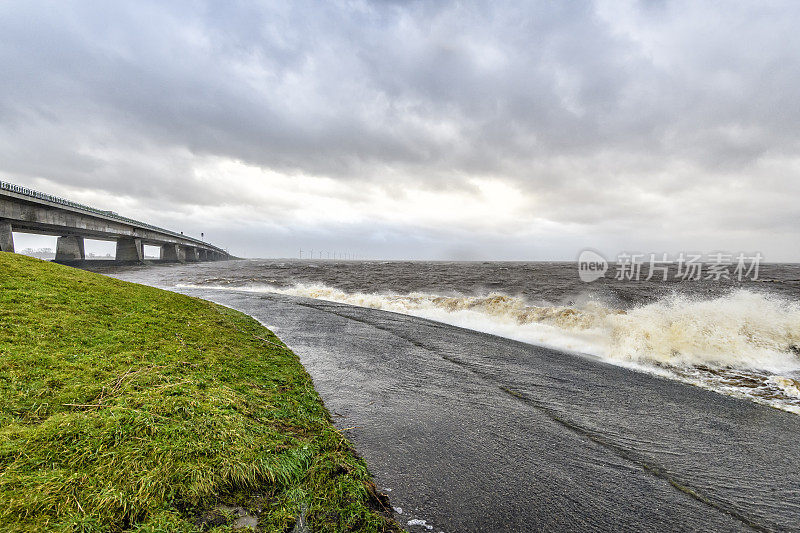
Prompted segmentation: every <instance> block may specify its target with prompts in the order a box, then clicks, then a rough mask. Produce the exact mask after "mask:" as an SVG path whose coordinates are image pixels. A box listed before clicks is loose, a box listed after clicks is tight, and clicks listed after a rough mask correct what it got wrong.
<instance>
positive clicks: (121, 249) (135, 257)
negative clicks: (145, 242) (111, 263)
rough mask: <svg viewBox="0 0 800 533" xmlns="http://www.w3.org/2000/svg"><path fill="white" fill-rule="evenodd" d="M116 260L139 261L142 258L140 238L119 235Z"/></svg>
mask: <svg viewBox="0 0 800 533" xmlns="http://www.w3.org/2000/svg"><path fill="white" fill-rule="evenodd" d="M116 259H117V261H135V262H137V263H141V262H142V261H143V260H144V251H143V248H142V239H137V238H135V237H120V238H119V239H117V257H116Z"/></svg>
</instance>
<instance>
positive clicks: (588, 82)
mask: <svg viewBox="0 0 800 533" xmlns="http://www.w3.org/2000/svg"><path fill="white" fill-rule="evenodd" d="M798 28H800V3H798V2H794V1H787V2H779V1H770V2H763V1H761V0H759V1H753V2H747V1H738V2H733V1H731V2H696V1H686V2H679V1H676V2H671V1H655V0H653V1H646V2H645V1H643V2H624V1H619V0H614V1H609V2H581V1H570V2H556V1H541V2H507V3H506V2H502V1H496V0H493V1H490V2H447V1H428V2H399V1H398V2H393V1H388V0H384V1H375V2H366V1H348V2H319V1H313V2H305V1H302V0H293V1H291V2H268V3H256V2H253V3H245V2H200V1H197V2H146V1H142V0H136V1H133V2H123V1H114V2H69V1H53V2H33V1H30V0H25V1H19V2H15V1H4V2H2V3H0V35H2V37H0V66H1V67H2V75H1V76H0V179H2V180H5V181H11V182H13V183H17V184H20V185H24V186H28V187H32V188H35V189H39V190H42V191H44V192H49V193H52V194H57V195H61V196H65V197H67V198H69V199H72V200H75V201H79V202H84V203H88V204H90V205H93V206H95V207H99V208H102V209H110V210H114V211H117V212H119V213H121V214H124V215H127V216H130V217H133V218H138V219H140V220H144V221H147V222H150V223H153V224H157V225H161V226H164V227H167V228H170V229H174V230H182V231H184V232H186V233H187V234H193V235H199V234H200V232H204V233H205V235H206V237H207V238H208V239H209V240H211V241H212V242H214V243H215V244H218V245H220V246H223V247H229V248H230V250H231V252H233V253H235V254H238V255H244V256H248V257H280V256H297V254H298V253H299V249H300V248H301V247H302V248H303V249H304V250H309V249H312V248H313V249H315V250H317V251H319V250H326V251H333V250H338V251H340V252H341V251H350V252H355V253H359V254H361V255H362V256H366V257H375V258H412V259H575V258H576V257H577V254H578V252H579V251H580V249H582V248H584V247H591V248H595V249H599V250H601V251H603V252H605V253H607V254H610V255H616V254H617V253H618V252H621V251H641V252H671V253H672V252H678V251H682V250H687V251H704V252H713V251H718V250H727V251H730V252H740V251H745V252H752V251H760V252H762V253H763V254H764V255H765V257H766V259H767V260H772V261H786V260H791V261H798V260H800V239H798V227H800V31H798ZM16 238H17V247H18V248H19V247H21V246H25V244H26V243H30V242H34V241H32V240H26V239H25V238H24V237H22V236H20V235H18V236H17V237H16ZM36 242H38V241H36Z"/></svg>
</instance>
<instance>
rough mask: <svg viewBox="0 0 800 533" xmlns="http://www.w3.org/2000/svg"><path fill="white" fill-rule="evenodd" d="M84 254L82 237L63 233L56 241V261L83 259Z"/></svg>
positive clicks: (84, 257)
mask: <svg viewBox="0 0 800 533" xmlns="http://www.w3.org/2000/svg"><path fill="white" fill-rule="evenodd" d="M84 259H86V254H85V252H84V248H83V237H79V236H78V235H65V236H64V237H59V238H58V241H56V261H57V262H60V261H83V260H84Z"/></svg>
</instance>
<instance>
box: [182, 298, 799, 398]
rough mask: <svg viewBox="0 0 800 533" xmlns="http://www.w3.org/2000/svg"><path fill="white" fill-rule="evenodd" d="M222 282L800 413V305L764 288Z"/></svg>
mask: <svg viewBox="0 0 800 533" xmlns="http://www.w3.org/2000/svg"><path fill="white" fill-rule="evenodd" d="M196 287H197V286H196ZM201 287H202V288H210V287H209V286H208V285H202V286H201ZM213 288H220V289H225V290H243V291H249V292H275V293H280V294H286V295H292V296H303V297H309V298H316V299H321V300H328V301H333V302H340V303H346V304H350V305H357V306H361V307H370V308H374V309H383V310H387V311H394V312H397V313H403V314H407V315H414V316H418V317H422V318H428V319H432V320H436V321H439V322H444V323H447V324H451V325H455V326H460V327H464V328H468V329H472V330H476V331H482V332H485V333H491V334H495V335H499V336H503V337H507V338H511V339H515V340H519V341H523V342H527V343H533V344H539V345H544V346H549V347H552V348H557V349H561V350H569V351H575V352H581V353H587V354H591V355H595V356H597V357H600V358H602V359H604V360H606V361H609V362H612V363H615V364H621V365H624V366H629V367H634V368H637V369H639V370H646V371H650V372H654V373H658V374H660V375H663V376H668V377H671V378H673V379H680V380H682V381H686V382H689V383H692V384H695V385H700V386H703V387H707V388H710V389H713V390H716V391H718V392H723V393H726V394H731V395H734V396H740V397H746V398H749V399H751V400H755V401H759V402H761V403H767V404H769V405H772V406H774V407H779V408H782V409H786V410H788V411H792V412H795V413H798V414H800V305H798V304H797V303H795V302H791V301H788V300H784V299H781V298H778V297H774V296H769V295H766V294H762V293H755V292H751V291H747V290H738V291H736V292H732V293H731V294H729V295H726V296H721V297H718V298H713V299H706V300H701V299H696V298H690V297H686V296H680V295H673V296H670V297H667V298H663V299H661V300H658V301H655V302H653V303H649V304H645V305H641V306H638V307H634V308H632V309H628V310H622V309H615V308H612V307H609V306H605V305H602V304H600V303H597V302H587V303H584V304H581V305H573V306H534V305H531V304H530V303H528V302H527V301H526V300H525V299H524V298H521V297H516V296H508V295H505V294H497V293H496V294H489V295H486V296H440V295H435V294H427V293H410V294H377V293H359V292H353V293H351V292H345V291H342V290H340V289H336V288H333V287H329V286H327V285H323V284H296V285H294V286H292V287H288V288H285V287H277V286H269V285H267V286H251V287H230V286H228V287H219V286H217V287H213Z"/></svg>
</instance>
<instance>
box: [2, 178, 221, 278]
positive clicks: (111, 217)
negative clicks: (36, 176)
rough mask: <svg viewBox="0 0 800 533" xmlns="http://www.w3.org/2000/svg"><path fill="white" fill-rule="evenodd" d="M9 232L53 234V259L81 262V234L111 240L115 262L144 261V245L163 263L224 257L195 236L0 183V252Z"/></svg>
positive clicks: (10, 245) (7, 246) (9, 242)
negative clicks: (156, 249) (156, 252)
mask: <svg viewBox="0 0 800 533" xmlns="http://www.w3.org/2000/svg"><path fill="white" fill-rule="evenodd" d="M12 231H17V232H20V233H35V234H39V235H55V236H57V237H58V242H57V245H56V259H55V260H56V261H57V262H65V263H69V262H78V261H83V260H85V259H86V256H85V253H84V245H83V240H84V238H89V239H96V240H102V241H116V243H117V255H116V261H118V262H142V261H144V245H153V246H159V247H160V248H161V254H160V259H161V261H167V262H170V261H171V262H193V261H216V260H221V259H230V255H229V254H228V253H227V252H226V251H225V250H223V249H222V248H219V247H217V246H214V245H212V244H209V243H207V242H203V241H201V240H200V239H194V238H192V237H188V236H185V235H183V234H182V233H176V232H174V231H170V230H166V229H163V228H159V227H156V226H151V225H150V224H146V223H144V222H139V221H137V220H133V219H130V218H126V217H123V216H120V215H118V214H116V213H114V212H111V211H101V210H99V209H95V208H93V207H89V206H86V205H82V204H78V203H75V202H70V201H69V200H65V199H63V198H58V197H56V196H51V195H49V194H44V193H41V192H38V191H34V190H31V189H27V188H25V187H20V186H18V185H14V184H11V183H6V182H3V181H0V251H2V252H13V251H14V235H13V233H12Z"/></svg>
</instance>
